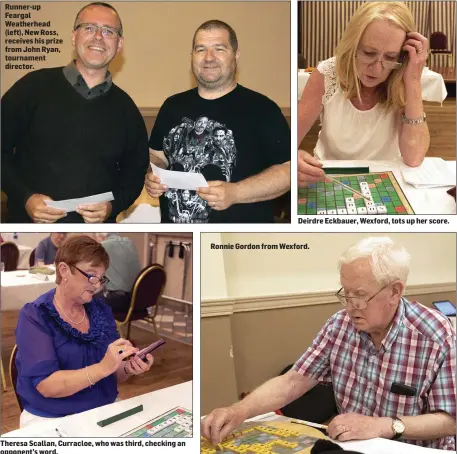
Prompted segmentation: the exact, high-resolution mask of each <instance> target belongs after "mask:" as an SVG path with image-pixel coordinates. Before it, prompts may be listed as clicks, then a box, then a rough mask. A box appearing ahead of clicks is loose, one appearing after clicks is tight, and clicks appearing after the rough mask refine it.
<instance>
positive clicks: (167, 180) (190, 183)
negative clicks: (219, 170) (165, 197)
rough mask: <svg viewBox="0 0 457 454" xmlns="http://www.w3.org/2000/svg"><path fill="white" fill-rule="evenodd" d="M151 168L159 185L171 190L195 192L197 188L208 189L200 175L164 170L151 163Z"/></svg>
mask: <svg viewBox="0 0 457 454" xmlns="http://www.w3.org/2000/svg"><path fill="white" fill-rule="evenodd" d="M151 168H152V171H153V172H154V175H157V176H158V177H159V178H160V182H161V184H165V185H167V186H168V187H169V188H171V189H189V190H192V191H195V190H196V189H197V188H206V187H208V183H207V182H206V180H205V177H204V176H203V175H202V174H201V173H192V172H176V171H174V170H165V169H161V168H160V167H157V166H155V165H154V164H153V163H152V162H151Z"/></svg>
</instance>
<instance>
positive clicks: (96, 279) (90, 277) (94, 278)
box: [72, 265, 109, 285]
mask: <svg viewBox="0 0 457 454" xmlns="http://www.w3.org/2000/svg"><path fill="white" fill-rule="evenodd" d="M72 266H73V268H76V269H77V270H78V271H79V272H80V273H81V274H82V275H84V276H86V277H87V280H88V281H89V284H92V285H96V284H99V283H100V284H101V285H105V284H107V283H108V282H109V279H108V278H107V277H106V276H102V277H98V276H96V275H95V274H88V273H86V272H85V271H83V270H80V269H79V268H78V267H77V266H75V265H72Z"/></svg>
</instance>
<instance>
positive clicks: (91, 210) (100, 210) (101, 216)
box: [76, 202, 113, 224]
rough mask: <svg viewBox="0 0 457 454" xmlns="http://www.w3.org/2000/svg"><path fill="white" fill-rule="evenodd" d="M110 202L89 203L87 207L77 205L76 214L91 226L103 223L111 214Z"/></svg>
mask: <svg viewBox="0 0 457 454" xmlns="http://www.w3.org/2000/svg"><path fill="white" fill-rule="evenodd" d="M112 208H113V207H112V205H111V202H103V203H91V204H89V205H79V206H78V208H77V209H76V212H77V213H79V214H80V215H81V216H82V217H83V219H84V222H86V223H87V224H92V223H95V222H104V221H105V220H106V219H107V218H108V216H109V215H110V214H111V210H112Z"/></svg>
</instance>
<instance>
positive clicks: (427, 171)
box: [401, 158, 455, 189]
mask: <svg viewBox="0 0 457 454" xmlns="http://www.w3.org/2000/svg"><path fill="white" fill-rule="evenodd" d="M401 174H402V176H403V179H404V180H405V181H406V182H407V183H409V184H411V185H413V186H414V187H415V188H418V189H420V188H433V187H441V186H455V175H454V173H453V172H452V171H451V170H450V169H449V167H448V165H447V163H446V161H444V160H443V159H441V158H428V159H426V160H424V162H423V163H422V164H421V165H420V166H419V167H405V168H402V169H401Z"/></svg>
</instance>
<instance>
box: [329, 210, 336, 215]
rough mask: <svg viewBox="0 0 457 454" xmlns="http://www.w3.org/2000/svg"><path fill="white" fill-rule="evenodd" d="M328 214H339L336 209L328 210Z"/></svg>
mask: <svg viewBox="0 0 457 454" xmlns="http://www.w3.org/2000/svg"><path fill="white" fill-rule="evenodd" d="M327 214H337V211H336V210H327Z"/></svg>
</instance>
